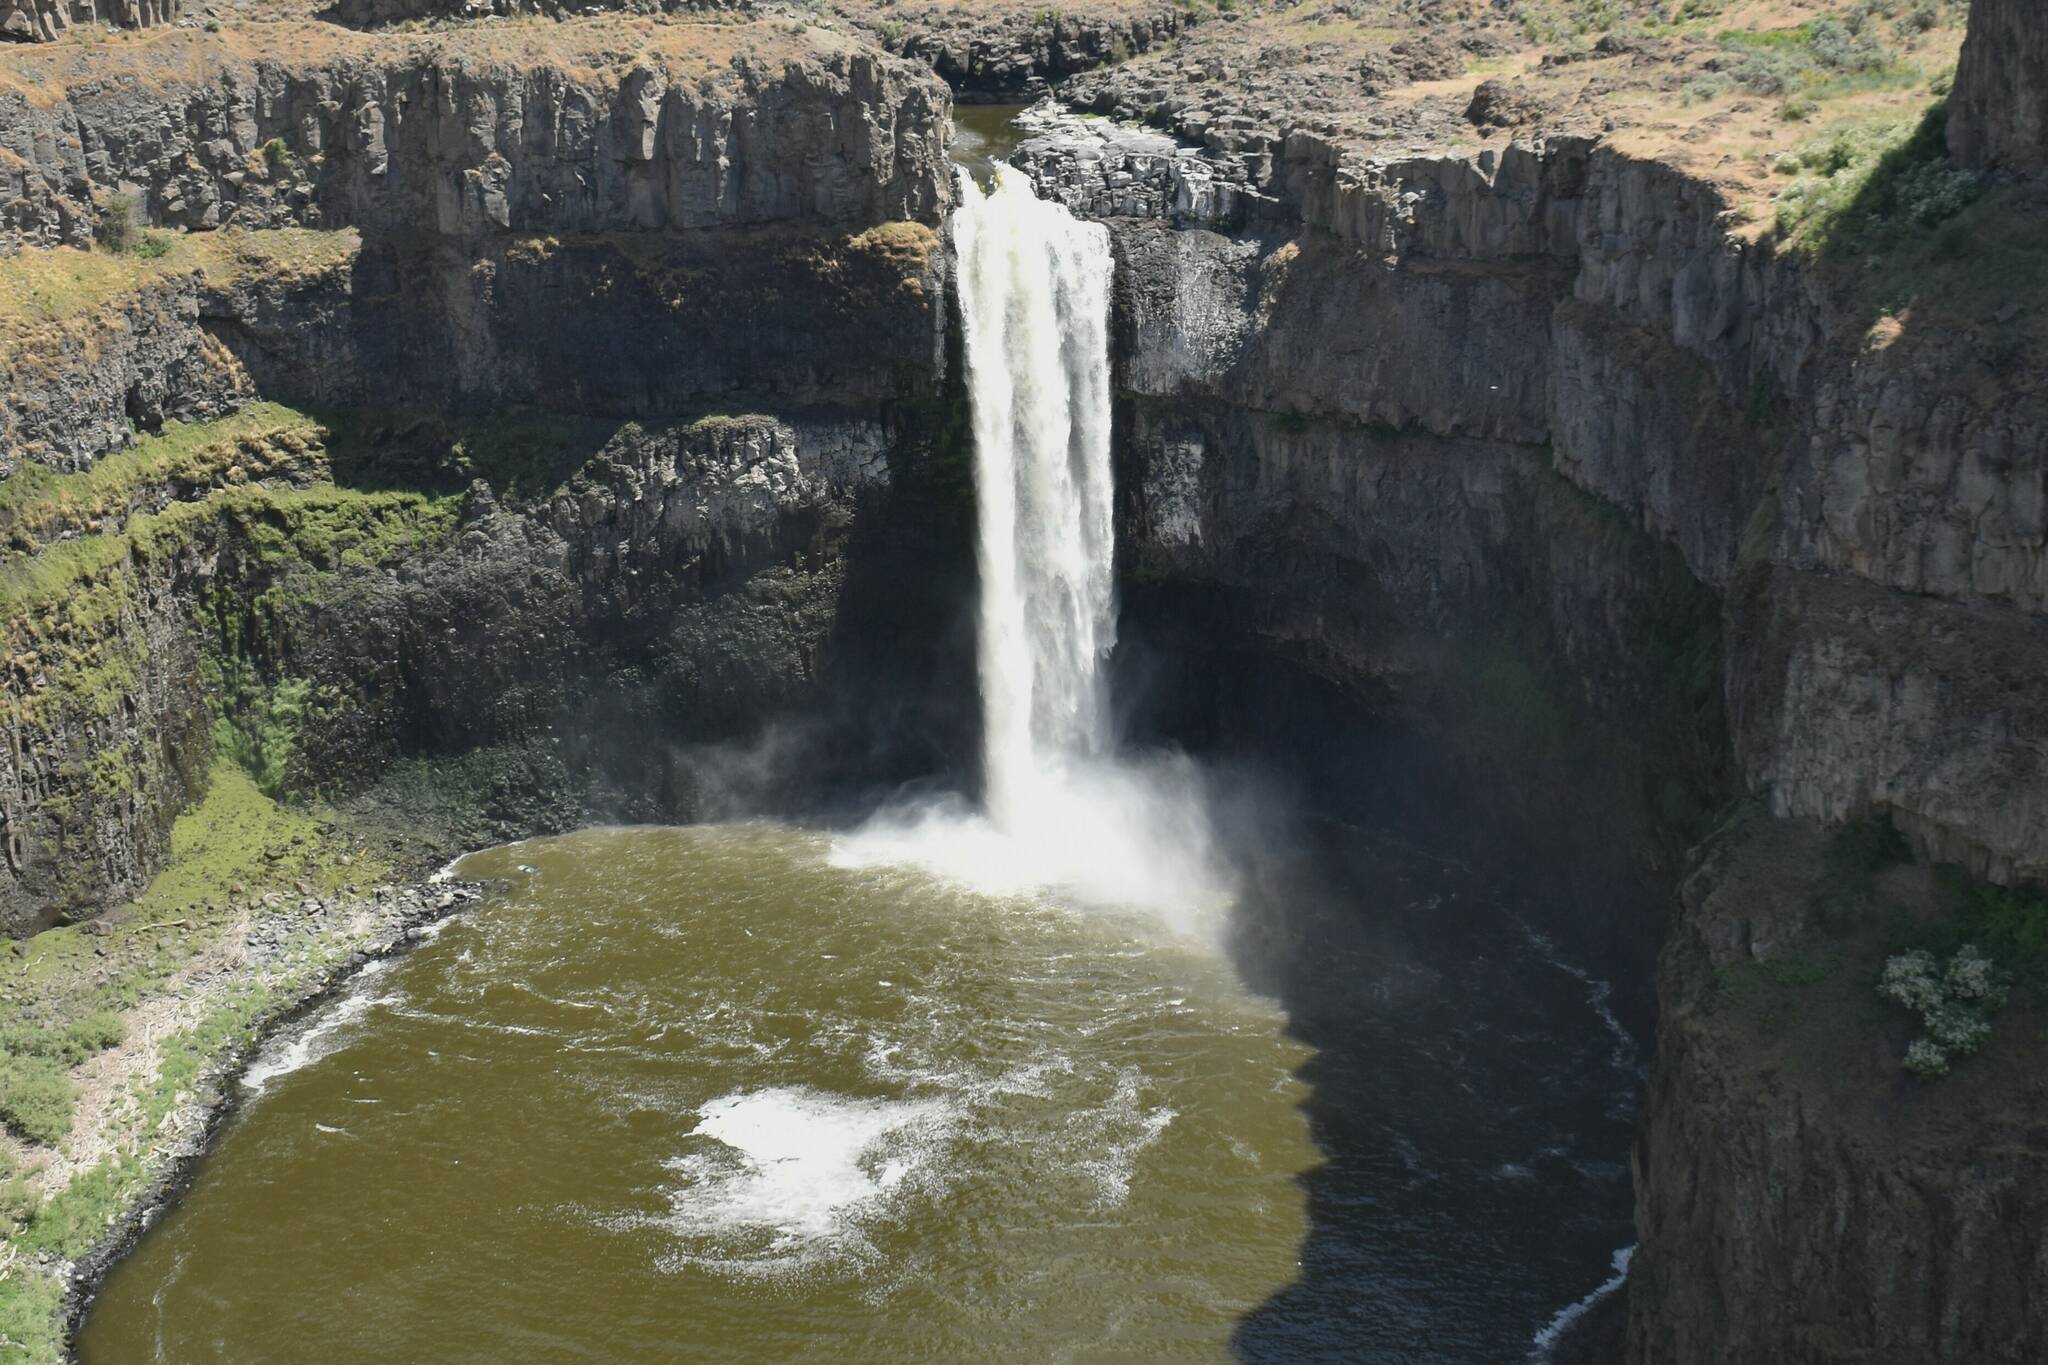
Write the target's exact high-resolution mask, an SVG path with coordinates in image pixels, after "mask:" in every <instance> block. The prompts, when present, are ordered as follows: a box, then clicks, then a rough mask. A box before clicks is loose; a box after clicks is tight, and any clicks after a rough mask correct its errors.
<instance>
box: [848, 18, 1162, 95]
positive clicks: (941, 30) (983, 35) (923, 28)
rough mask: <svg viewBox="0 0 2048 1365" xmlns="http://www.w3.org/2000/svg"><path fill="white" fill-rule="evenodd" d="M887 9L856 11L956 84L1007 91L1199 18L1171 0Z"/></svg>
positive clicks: (1132, 49)
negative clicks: (1090, 9)
mask: <svg viewBox="0 0 2048 1365" xmlns="http://www.w3.org/2000/svg"><path fill="white" fill-rule="evenodd" d="M884 13H885V15H886V18H885V19H884V20H883V21H882V22H880V23H876V22H875V16H874V15H873V14H871V13H867V12H862V13H860V14H857V15H856V16H855V17H856V18H857V19H858V20H859V21H860V22H863V23H866V24H869V25H870V26H871V27H873V29H874V31H875V32H876V33H877V34H878V35H879V36H881V37H882V38H883V39H884V41H887V42H888V43H889V44H890V45H891V46H892V47H893V48H894V49H895V50H897V51H899V52H901V53H902V54H903V55H904V56H906V57H911V58H915V59H916V60H919V61H923V62H926V63H929V64H930V66H931V67H932V69H933V70H935V71H937V72H938V74H939V75H940V76H942V77H944V78H945V80H946V81H947V83H948V84H950V85H952V86H953V87H954V88H956V89H959V90H963V91H968V92H971V93H973V94H975V95H979V96H983V97H1001V98H1016V97H1017V96H1018V95H1021V94H1023V93H1024V92H1026V91H1028V90H1038V89H1043V88H1044V86H1045V84H1046V82H1048V81H1057V80H1059V79H1061V78H1063V77H1066V76H1071V75H1073V74H1075V73H1076V72H1081V71H1087V70H1090V69H1092V68H1095V67H1099V66H1102V65H1104V64H1106V63H1111V62H1116V61H1121V60H1123V59H1124V58H1127V57H1130V56H1133V55H1135V54H1137V53H1140V52H1144V51H1146V50H1147V49H1149V48H1151V47H1154V46H1156V45H1158V44H1161V43H1164V42H1166V41H1167V40H1168V39H1170V38H1172V37H1173V36H1174V35H1175V34H1177V33H1179V32H1180V31H1181V30H1182V29H1183V28H1184V27H1186V26H1187V25H1188V24H1190V23H1191V22H1193V18H1192V16H1191V15H1190V14H1189V13H1188V12H1187V11H1186V10H1184V9H1181V8H1178V7H1175V6H1171V5H1162V6H1161V7H1160V8H1159V9H1158V10H1157V11H1155V12H1154V13H1151V14H1139V15H1128V16H1112V15H1089V14H1075V13H1064V12H1062V11H1061V10H1059V9H1058V8H1056V7H1040V8H1036V9H1033V8H1030V7H1026V6H1019V7H1016V8H1014V9H1009V10H1005V11H1003V12H999V13H996V14H993V15H991V14H983V13H977V12H976V10H975V8H974V7H968V8H962V7H959V6H953V5H937V6H933V5H925V6H917V5H912V4H898V5H891V6H890V7H889V8H888V9H887V10H886V11H884Z"/></svg>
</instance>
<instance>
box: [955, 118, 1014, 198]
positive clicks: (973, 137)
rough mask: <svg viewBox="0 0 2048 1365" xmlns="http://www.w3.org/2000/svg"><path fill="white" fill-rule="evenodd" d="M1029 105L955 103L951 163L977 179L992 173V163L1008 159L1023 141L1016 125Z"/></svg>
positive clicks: (985, 177) (993, 170)
mask: <svg viewBox="0 0 2048 1365" xmlns="http://www.w3.org/2000/svg"><path fill="white" fill-rule="evenodd" d="M1029 107H1030V106H1029V105H1023V104H956V105H954V106H953V150H952V158H953V164H954V165H956V166H960V167H963V168H965V169H966V171H967V172H968V174H970V175H972V176H974V177H975V178H976V179H979V180H987V179H988V178H989V177H990V176H991V175H993V174H994V173H995V163H996V162H998V161H1004V160H1007V159H1008V158H1009V155H1010V153H1011V152H1013V151H1015V150H1016V148H1017V144H1018V143H1019V142H1022V141H1023V140H1024V130H1023V129H1022V128H1019V127H1018V126H1017V124H1016V122H1015V120H1016V117H1017V115H1019V114H1021V113H1023V112H1024V111H1025V110H1026V109H1027V108H1029Z"/></svg>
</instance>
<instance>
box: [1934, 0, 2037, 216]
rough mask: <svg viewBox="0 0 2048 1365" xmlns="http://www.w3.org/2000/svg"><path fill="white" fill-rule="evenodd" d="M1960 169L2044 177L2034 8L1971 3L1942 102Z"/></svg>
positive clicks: (2018, 3)
mask: <svg viewBox="0 0 2048 1365" xmlns="http://www.w3.org/2000/svg"><path fill="white" fill-rule="evenodd" d="M1948 143H1949V149H1950V150H1951V151H1952V152H1953V153H1954V154H1955V156H1956V159H1957V160H1959V161H1964V162H1968V163H1969V164H1971V165H1973V166H1991V167H1996V168H1998V169H2001V170H2008V171H2012V172H2015V173H2017V174H2019V175H2048V12H2043V10H2042V9H2041V7H2040V6H2039V5H2038V4H2035V3H2033V0H1976V3H1974V4H1972V5H1971V6H1970V32H1969V36H1968V38H1967V39H1965V40H1964V43H1963V56H1962V62H1961V64H1960V65H1959V66H1958V67H1957V68H1956V84H1955V92H1954V93H1953V94H1952V95H1951V96H1950V97H1949V117H1948Z"/></svg>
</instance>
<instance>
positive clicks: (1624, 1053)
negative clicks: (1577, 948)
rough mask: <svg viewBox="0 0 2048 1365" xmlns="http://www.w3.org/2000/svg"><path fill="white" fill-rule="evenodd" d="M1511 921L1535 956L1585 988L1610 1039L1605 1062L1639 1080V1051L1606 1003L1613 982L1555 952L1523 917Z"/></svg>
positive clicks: (1632, 1037)
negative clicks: (1513, 921)
mask: <svg viewBox="0 0 2048 1365" xmlns="http://www.w3.org/2000/svg"><path fill="white" fill-rule="evenodd" d="M1515 923H1516V924H1518V925H1520V926H1521V930H1522V936H1523V937H1524V938H1526V939H1528V940H1529V946H1530V947H1532V948H1534V949H1535V950H1536V953H1537V955H1538V956H1539V957H1541V958H1542V959H1543V960H1544V961H1545V962H1547V963H1549V964H1550V965H1551V966H1552V967H1555V968H1556V969H1557V970H1558V971H1561V972H1563V973H1564V974H1565V975H1566V976H1569V977H1571V978H1573V979H1574V980H1576V981H1577V982H1578V983H1579V984H1580V985H1582V986H1584V987H1585V988H1586V1003H1587V1005H1589V1006H1591V1007H1592V1010H1593V1012H1594V1013H1595V1014H1597V1015H1599V1016H1600V1022H1601V1023H1602V1024H1604V1025H1606V1027H1607V1032H1608V1034H1609V1035H1610V1036H1611V1037H1612V1038H1613V1039H1614V1048H1613V1050H1612V1051H1611V1052H1610V1053H1609V1054H1608V1058H1607V1060H1608V1064H1609V1065H1611V1066H1612V1067H1613V1068H1614V1069H1615V1070H1616V1071H1620V1072H1624V1073H1626V1074H1628V1075H1631V1076H1634V1077H1636V1078H1637V1079H1641V1077H1642V1075H1643V1069H1642V1066H1641V1065H1640V1063H1639V1061H1638V1059H1639V1057H1640V1056H1641V1052H1640V1050H1639V1049H1638V1048H1637V1046H1636V1038H1635V1035H1634V1034H1632V1033H1630V1032H1629V1031H1628V1029H1627V1028H1626V1027H1625V1026H1624V1025H1623V1024H1622V1022H1621V1018H1620V1016H1618V1015H1616V1014H1615V1012H1614V1009H1613V1007H1612V1006H1611V1005H1610V1004H1609V1003H1608V1001H1609V1000H1610V999H1612V997H1613V995H1614V983H1613V982H1611V981H1602V980H1601V979H1600V978H1599V977H1597V976H1594V975H1593V974H1592V973H1591V972H1589V971H1587V970H1586V969H1585V968H1584V967H1581V966H1579V965H1578V964H1577V963H1575V962H1573V961H1571V960H1570V959H1569V958H1567V957H1565V956H1564V954H1562V953H1561V952H1559V951H1558V947H1557V944H1556V943H1554V942H1553V941H1552V940H1551V939H1550V938H1549V937H1548V936H1546V935H1544V934H1542V933H1540V932H1538V931H1537V930H1536V929H1534V928H1532V927H1530V925H1529V922H1528V921H1527V920H1524V919H1522V918H1520V917H1519V916H1517V917H1516V920H1515Z"/></svg>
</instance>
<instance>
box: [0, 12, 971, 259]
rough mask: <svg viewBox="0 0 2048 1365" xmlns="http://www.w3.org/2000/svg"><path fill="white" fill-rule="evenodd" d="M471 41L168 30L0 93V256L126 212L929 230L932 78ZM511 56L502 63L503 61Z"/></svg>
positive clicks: (767, 56) (68, 238) (508, 227)
mask: <svg viewBox="0 0 2048 1365" xmlns="http://www.w3.org/2000/svg"><path fill="white" fill-rule="evenodd" d="M705 31H706V32H708V33H709V34H711V38H710V39H709V40H708V41H709V42H710V43H711V44H712V47H711V48H710V50H705V48H704V46H703V43H702V42H701V41H700V42H699V44H698V45H697V46H693V47H690V48H688V49H685V50H682V51H675V52H670V51H665V50H664V49H663V48H662V47H661V46H660V45H659V44H658V43H655V42H650V43H649V44H648V46H647V48H646V49H645V50H644V51H643V52H642V53H641V54H640V55H639V56H638V57H636V58H635V59H634V60H632V61H631V63H630V64H629V65H626V66H625V67H623V68H618V67H612V68H610V69H599V70H591V69H590V68H589V66H587V65H586V64H585V63H586V62H589V61H591V60H593V59H596V60H602V59H601V57H597V55H596V54H584V53H581V52H579V51H576V50H575V49H573V48H570V49H568V50H557V49H556V48H554V47H540V48H538V49H537V50H536V51H533V52H530V53H529V52H519V51H514V52H512V53H491V52H489V51H486V52H484V53H474V52H472V51H471V50H470V48H469V47H467V46H465V45H463V44H460V43H452V42H451V43H438V44H437V43H435V42H434V41H432V40H426V39H420V40H410V39H404V38H380V39H370V38H361V37H358V36H356V35H352V34H348V33H345V32H342V31H340V30H335V29H331V28H321V27H320V26H315V25H307V26H305V29H304V31H303V32H304V36H305V42H306V47H307V49H308V50H309V51H311V52H322V51H327V52H331V53H332V54H333V55H331V56H328V57H326V58H324V59H315V58H300V59H297V60H286V59H276V58H267V57H263V58H259V57H247V58H241V57H236V56H233V55H229V56H227V58H226V59H225V60H223V59H222V58H223V54H221V53H220V52H219V51H218V50H216V49H213V48H209V47H208V46H206V45H204V44H203V43H201V42H200V41H199V36H198V35H190V34H180V35H175V36H174V37H172V38H167V39H166V40H165V42H164V46H163V51H162V52H161V53H160V54H159V56H160V64H159V66H158V67H157V68H155V69H153V70H152V73H151V75H150V76H149V78H148V79H146V80H145V79H136V78H132V77H131V78H129V79H123V80H116V81H98V80H91V79H87V78H84V77H83V74H82V73H81V78H80V79H78V80H77V81H75V82H70V83H67V84H66V85H65V86H64V88H62V89H61V90H60V91H57V92H54V93H55V95H56V96H57V97H56V98H50V94H51V93H52V92H34V93H30V92H22V91H0V250H4V249H6V247H7V246H8V245H10V244H12V245H14V246H21V245H35V246H54V245H59V244H68V245H72V246H85V245H87V244H88V243H89V242H90V241H91V238H92V233H93V229H94V227H95V225H96V223H97V222H98V219H99V215H100V213H101V211H102V207H103V205H104V203H105V201H106V200H107V198H108V197H109V196H112V195H115V194H125V195H128V196H130V197H131V198H132V200H133V202H134V204H135V211H136V212H137V213H138V214H139V216H140V219H141V221H143V222H146V223H149V224H156V225H162V226H169V227H183V228H189V229H194V230H199V229H211V228H218V227H224V226H239V227H251V228H256V227H279V226H284V225H288V224H289V225H299V226H310V227H326V228H340V227H355V228H360V229H362V230H364V231H365V232H369V233H379V232H386V231H396V232H412V233H418V232H427V233H440V234H445V235H452V236H475V235H478V234H488V233H491V232H496V231H547V232H612V231H619V232H672V233H680V232H685V231H697V230H705V229H711V228H733V227H750V226H759V225H763V224H770V223H810V224H823V225H836V226H846V227H856V228H857V227H865V226H869V225H872V224H874V223H878V222H883V221H887V220H892V219H901V220H915V221H919V222H925V223H934V222H937V221H938V218H939V215H940V214H941V212H942V211H943V209H944V206H945V203H946V200H947V196H948V192H949V183H948V180H947V171H946V168H945V147H946V135H947V134H946V128H947V123H946V110H947V107H948V105H947V101H946V96H945V91H944V88H943V87H941V86H939V85H938V84H937V82H935V81H934V80H932V79H931V78H930V77H929V76H928V75H923V74H921V73H920V72H919V71H918V70H917V69H916V68H913V67H911V66H909V65H907V64H904V63H901V62H898V61H896V60H894V59H892V58H889V57H886V56H884V55H882V54H880V53H876V52H873V51H872V50H866V49H862V48H860V47H859V46H858V45H854V44H851V43H848V42H846V41H845V40H832V39H830V38H829V37H827V36H823V35H821V36H819V37H817V38H816V39H802V40H799V39H795V38H790V35H781V36H782V37H783V38H788V39H789V41H790V46H789V47H788V49H787V50H784V48H783V47H782V46H781V45H780V44H779V43H778V42H775V41H770V40H769V39H765V38H764V39H762V40H761V41H760V42H759V43H748V42H744V41H741V40H737V39H731V38H727V37H725V36H724V30H723V29H722V28H715V27H714V28H707V29H706V30H705ZM508 58H509V59H510V60H508Z"/></svg>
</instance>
